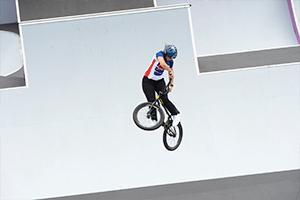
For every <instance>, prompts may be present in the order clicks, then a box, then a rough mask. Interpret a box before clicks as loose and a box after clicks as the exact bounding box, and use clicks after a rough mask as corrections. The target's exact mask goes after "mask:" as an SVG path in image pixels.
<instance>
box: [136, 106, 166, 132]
mask: <svg viewBox="0 0 300 200" xmlns="http://www.w3.org/2000/svg"><path fill="white" fill-rule="evenodd" d="M132 117H133V121H134V123H135V124H136V125H137V126H138V127H139V128H141V129H143V130H146V131H151V130H155V129H157V128H159V127H160V126H161V125H162V124H163V123H164V118H165V115H164V112H163V110H162V109H161V108H160V107H159V106H157V105H152V103H150V102H145V103H141V104H140V105H138V106H137V107H136V108H135V109H134V111H133V116H132Z"/></svg>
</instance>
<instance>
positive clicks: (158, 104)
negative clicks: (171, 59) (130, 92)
mask: <svg viewBox="0 0 300 200" xmlns="http://www.w3.org/2000/svg"><path fill="white" fill-rule="evenodd" d="M171 80H172V79H170V81H169V83H168V84H167V86H166V88H165V91H164V92H161V91H160V92H159V93H158V95H157V96H156V99H155V101H154V102H153V103H152V107H153V106H154V105H157V106H158V107H161V105H162V107H163V108H164V110H165V113H166V114H167V115H168V120H167V121H170V122H172V118H171V116H172V115H171V113H170V112H169V111H168V109H167V108H166V106H165V105H164V102H163V100H162V99H161V96H162V95H167V94H168V93H169V86H170V84H171ZM152 107H150V109H149V112H148V113H147V116H149V118H150V110H151V108H152ZM165 125H166V123H165V122H164V123H163V124H162V126H164V127H165ZM169 127H170V126H169V124H168V127H165V129H169Z"/></svg>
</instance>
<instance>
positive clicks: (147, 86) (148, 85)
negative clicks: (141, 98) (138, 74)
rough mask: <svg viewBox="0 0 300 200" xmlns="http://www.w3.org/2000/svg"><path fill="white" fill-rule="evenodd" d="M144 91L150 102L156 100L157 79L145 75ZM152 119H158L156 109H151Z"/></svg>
mask: <svg viewBox="0 0 300 200" xmlns="http://www.w3.org/2000/svg"><path fill="white" fill-rule="evenodd" d="M142 87H143V92H144V94H145V96H146V98H147V101H148V102H154V101H155V81H153V80H150V79H148V78H147V77H145V76H144V78H143V81H142ZM151 119H153V120H157V113H156V110H155V109H153V110H152V111H151Z"/></svg>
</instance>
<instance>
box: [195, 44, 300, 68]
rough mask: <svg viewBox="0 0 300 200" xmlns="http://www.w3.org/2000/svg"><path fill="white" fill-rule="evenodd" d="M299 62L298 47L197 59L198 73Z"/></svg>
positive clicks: (299, 52)
mask: <svg viewBox="0 0 300 200" xmlns="http://www.w3.org/2000/svg"><path fill="white" fill-rule="evenodd" d="M294 62H300V46H295V47H289V48H279V49H270V50H261V51H252V52H243V53H234V54H224V55H214V56H205V57H198V65H199V70H200V73H202V72H213V71H222V70H232V69H240V68H249V67H257V66H268V65H279V64H286V63H294Z"/></svg>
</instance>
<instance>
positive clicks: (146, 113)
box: [133, 79, 183, 151]
mask: <svg viewBox="0 0 300 200" xmlns="http://www.w3.org/2000/svg"><path fill="white" fill-rule="evenodd" d="M170 83H171V79H170V81H169V83H168V84H167V86H166V88H165V89H164V91H160V92H159V93H158V95H157V97H156V99H155V101H154V102H145V103H141V104H139V105H138V106H137V107H136V108H135V109H134V111H133V121H134V123H135V124H136V125H137V126H138V127H139V128H141V129H143V130H146V131H152V130H156V129H158V128H159V127H161V126H163V127H164V132H163V144H164V146H165V148H166V149H167V150H169V151H174V150H175V149H177V148H178V147H179V145H180V143H181V141H182V137H183V129H182V125H181V123H180V122H179V124H178V125H177V126H173V125H172V123H173V120H172V117H171V113H170V112H169V111H168V110H167V108H166V107H165V105H164V103H163V100H162V99H161V97H162V95H166V94H168V93H169V86H170ZM162 108H164V111H165V113H166V114H167V116H168V118H167V120H166V122H164V121H165V114H164V111H163V109H162Z"/></svg>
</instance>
